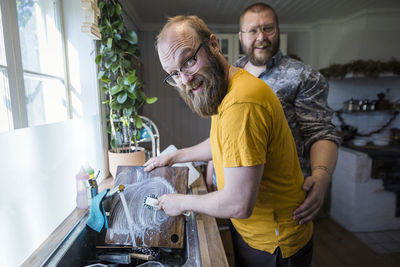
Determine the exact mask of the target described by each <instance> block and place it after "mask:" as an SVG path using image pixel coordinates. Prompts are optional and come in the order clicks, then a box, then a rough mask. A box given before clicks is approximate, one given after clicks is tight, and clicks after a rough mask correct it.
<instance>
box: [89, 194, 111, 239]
mask: <svg viewBox="0 0 400 267" xmlns="http://www.w3.org/2000/svg"><path fill="white" fill-rule="evenodd" d="M109 190H110V189H106V190H103V191H102V192H101V193H99V194H97V195H96V196H95V197H94V198H93V199H92V204H91V205H90V213H89V217H88V219H87V221H86V225H87V226H89V227H90V228H92V229H93V230H95V231H97V232H100V231H101V229H103V227H105V228H108V221H107V216H106V212H105V211H104V207H103V199H104V197H105V196H106V194H107V192H108V191H109Z"/></svg>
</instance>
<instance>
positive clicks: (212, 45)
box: [210, 34, 219, 52]
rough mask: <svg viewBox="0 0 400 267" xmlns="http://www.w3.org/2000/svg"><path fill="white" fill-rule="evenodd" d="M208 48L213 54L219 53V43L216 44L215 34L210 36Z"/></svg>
mask: <svg viewBox="0 0 400 267" xmlns="http://www.w3.org/2000/svg"><path fill="white" fill-rule="evenodd" d="M210 48H211V49H212V50H213V51H214V52H219V43H218V39H217V37H216V36H215V34H211V35H210Z"/></svg>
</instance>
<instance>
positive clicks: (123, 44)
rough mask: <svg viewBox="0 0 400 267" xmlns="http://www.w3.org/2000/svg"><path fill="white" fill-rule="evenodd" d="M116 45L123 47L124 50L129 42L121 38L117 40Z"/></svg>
mask: <svg viewBox="0 0 400 267" xmlns="http://www.w3.org/2000/svg"><path fill="white" fill-rule="evenodd" d="M118 45H119V46H120V47H121V48H122V49H123V50H126V49H128V47H129V43H128V42H127V41H125V40H121V41H120V42H118Z"/></svg>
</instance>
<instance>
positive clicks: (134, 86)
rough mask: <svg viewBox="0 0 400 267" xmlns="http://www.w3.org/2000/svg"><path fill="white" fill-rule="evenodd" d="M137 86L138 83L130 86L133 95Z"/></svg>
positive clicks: (129, 90) (129, 89)
mask: <svg viewBox="0 0 400 267" xmlns="http://www.w3.org/2000/svg"><path fill="white" fill-rule="evenodd" d="M136 84H137V82H135V83H134V84H133V85H132V86H129V88H128V92H129V93H131V94H133V92H135V88H136Z"/></svg>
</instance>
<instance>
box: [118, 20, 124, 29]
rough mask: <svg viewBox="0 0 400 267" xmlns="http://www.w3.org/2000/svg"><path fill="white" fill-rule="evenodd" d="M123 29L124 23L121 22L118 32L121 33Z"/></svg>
mask: <svg viewBox="0 0 400 267" xmlns="http://www.w3.org/2000/svg"><path fill="white" fill-rule="evenodd" d="M123 29H124V22H123V21H121V22H120V23H119V25H118V30H119V31H122V30H123Z"/></svg>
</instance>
